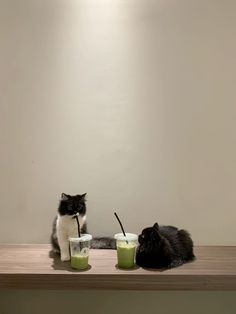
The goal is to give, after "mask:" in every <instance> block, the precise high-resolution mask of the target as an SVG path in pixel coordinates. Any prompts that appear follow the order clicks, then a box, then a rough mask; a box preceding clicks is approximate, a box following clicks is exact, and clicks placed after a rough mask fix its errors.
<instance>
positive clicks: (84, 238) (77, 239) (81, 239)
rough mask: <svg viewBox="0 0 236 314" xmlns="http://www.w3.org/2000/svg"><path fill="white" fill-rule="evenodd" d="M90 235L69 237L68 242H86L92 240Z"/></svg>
mask: <svg viewBox="0 0 236 314" xmlns="http://www.w3.org/2000/svg"><path fill="white" fill-rule="evenodd" d="M92 238H93V237H92V235H91V234H88V233H84V234H81V237H69V241H70V242H86V241H90V240H92Z"/></svg>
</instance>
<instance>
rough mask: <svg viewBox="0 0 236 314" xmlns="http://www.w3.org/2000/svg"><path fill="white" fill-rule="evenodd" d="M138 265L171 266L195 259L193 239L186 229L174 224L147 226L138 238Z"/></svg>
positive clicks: (152, 266) (146, 266)
mask: <svg viewBox="0 0 236 314" xmlns="http://www.w3.org/2000/svg"><path fill="white" fill-rule="evenodd" d="M138 241H139V246H138V248H137V252H136V263H137V265H139V266H141V267H145V268H171V267H176V266H180V265H182V264H183V263H185V262H189V261H192V260H193V259H194V254H193V241H192V239H191V237H190V235H189V233H188V232H187V231H185V230H178V229H177V228H176V227H172V226H159V225H158V224H157V223H155V224H154V226H153V227H149V228H145V229H144V230H143V231H142V233H141V234H140V235H139V238H138Z"/></svg>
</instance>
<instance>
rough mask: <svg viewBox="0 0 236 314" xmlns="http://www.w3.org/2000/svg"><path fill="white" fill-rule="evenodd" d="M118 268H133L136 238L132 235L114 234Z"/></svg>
mask: <svg viewBox="0 0 236 314" xmlns="http://www.w3.org/2000/svg"><path fill="white" fill-rule="evenodd" d="M114 238H115V239H116V249H117V260H118V267H120V268H132V267H134V266H135V252H136V248H137V244H138V236H137V235H136V234H134V233H126V234H125V236H124V235H123V233H117V234H115V236H114Z"/></svg>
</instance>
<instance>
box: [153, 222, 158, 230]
mask: <svg viewBox="0 0 236 314" xmlns="http://www.w3.org/2000/svg"><path fill="white" fill-rule="evenodd" d="M153 228H155V229H157V230H159V225H158V223H157V222H156V223H155V224H154V225H153Z"/></svg>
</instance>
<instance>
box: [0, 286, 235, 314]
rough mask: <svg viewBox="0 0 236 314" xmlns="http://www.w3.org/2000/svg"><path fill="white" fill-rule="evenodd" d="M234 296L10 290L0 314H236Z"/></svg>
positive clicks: (216, 293)
mask: <svg viewBox="0 0 236 314" xmlns="http://www.w3.org/2000/svg"><path fill="white" fill-rule="evenodd" d="M235 295H236V294H235V292H214V293H213V292H209V291H208V292H172V291H170V292H160V291H156V292H154V291H149V292H148V291H138V292H137V291H136V292H134V291H119V292H117V291H66V292H64V291H32V292H30V293H29V292H28V291H13V292H11V293H7V292H3V293H1V294H0V302H1V301H2V302H1V303H0V305H1V306H2V307H1V314H15V313H17V314H32V313H34V314H42V313H45V314H65V313H87V314H93V313H96V314H128V313H132V314H143V313H148V314H158V313H161V314H173V313H176V314H179V313H183V314H199V313H201V314H222V313H224V314H235V309H236V299H235ZM13 301H14V302H13ZM35 304H37V306H35ZM73 306H74V308H73ZM76 309H77V310H76Z"/></svg>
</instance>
